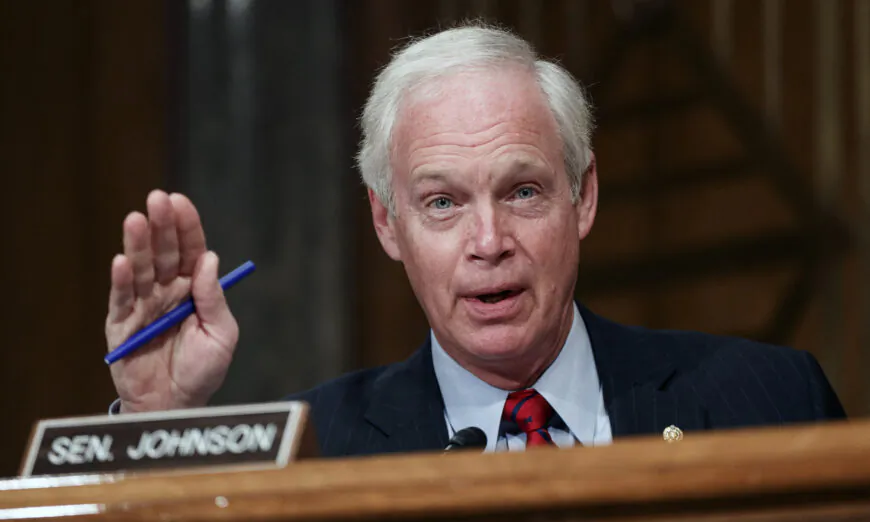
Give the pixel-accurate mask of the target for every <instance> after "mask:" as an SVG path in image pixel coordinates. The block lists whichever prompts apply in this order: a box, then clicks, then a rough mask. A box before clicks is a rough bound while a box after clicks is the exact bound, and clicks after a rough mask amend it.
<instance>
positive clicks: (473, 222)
mask: <svg viewBox="0 0 870 522" xmlns="http://www.w3.org/2000/svg"><path fill="white" fill-rule="evenodd" d="M393 136H394V142H393V151H392V166H393V180H392V189H393V192H394V195H395V204H396V212H395V217H391V216H389V215H388V212H387V210H386V209H385V208H384V206H383V205H382V204H381V203H380V202H379V201H378V200H377V199H376V198H375V197H373V196H372V195H371V194H370V199H371V203H372V211H373V217H374V222H375V227H376V229H377V232H378V236H379V238H380V240H381V243H382V245H383V246H384V249H385V250H386V252H387V253H388V254H389V255H390V256H391V257H392V258H394V259H396V260H400V261H401V262H402V263H403V264H404V267H405V270H406V272H407V274H408V278H409V280H410V282H411V286H412V287H413V289H414V292H415V294H416V296H417V298H418V300H419V301H420V303H421V305H422V307H423V310H424V311H425V313H426V315H427V318H428V320H429V324H430V325H431V327H432V329H433V331H434V333H435V336H436V338H437V339H438V341H439V342H440V343H441V344H442V346H443V347H444V348H445V350H446V351H447V352H448V353H449V354H450V355H451V356H452V357H453V358H454V359H456V360H457V361H458V362H459V363H460V364H462V365H463V366H465V367H466V368H468V369H469V370H470V371H472V373H475V374H477V375H478V376H479V377H481V378H484V380H487V381H488V382H490V383H493V381H499V380H501V381H505V379H507V381H505V382H504V384H509V382H508V381H511V379H510V378H508V377H507V376H508V375H514V376H516V377H517V378H518V379H519V380H522V379H523V378H524V377H522V375H523V374H524V373H527V372H532V373H533V372H534V371H535V369H536V366H540V365H543V364H549V361H550V360H552V357H555V354H556V353H558V350H559V349H560V348H561V345H562V343H563V342H564V340H565V338H566V336H567V334H568V331H569V330H570V326H571V320H572V317H573V316H572V311H573V304H572V296H573V291H574V283H575V281H576V276H577V265H578V261H579V242H580V240H581V239H583V238H584V237H585V236H586V234H587V233H588V232H589V229H590V227H591V225H592V222H593V220H594V216H595V207H596V203H595V200H596V198H597V180H596V176H595V172H594V170H590V172H588V173H587V175H586V181H585V183H584V188H583V195H582V197H581V198H579V199H578V200H577V201H576V202H574V201H572V197H571V190H570V185H569V181H568V176H567V174H566V172H565V167H564V161H563V157H562V144H561V140H560V137H559V135H558V132H557V128H556V122H555V120H554V118H553V116H552V114H551V112H550V110H549V107H548V106H547V104H546V100H545V98H544V95H543V93H542V92H541V91H540V89H539V87H538V86H537V84H536V82H535V80H534V77H533V76H532V75H531V74H530V73H528V72H527V71H522V70H514V69H505V70H497V71H486V72H483V71H476V72H463V73H457V74H456V75H453V76H449V77H447V78H445V79H441V80H438V81H437V83H433V84H431V85H428V86H426V88H425V90H421V91H419V92H415V93H412V94H411V95H409V96H408V97H407V98H406V99H405V100H404V103H403V106H402V108H401V110H400V116H399V118H398V121H397V124H396V126H395V127H394V134H393ZM548 358H549V360H548ZM502 377H503V378H502Z"/></svg>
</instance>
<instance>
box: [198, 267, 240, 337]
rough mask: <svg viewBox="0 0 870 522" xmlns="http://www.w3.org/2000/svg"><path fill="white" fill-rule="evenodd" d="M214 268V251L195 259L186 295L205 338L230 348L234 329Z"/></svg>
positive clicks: (235, 332) (234, 324) (234, 325)
mask: <svg viewBox="0 0 870 522" xmlns="http://www.w3.org/2000/svg"><path fill="white" fill-rule="evenodd" d="M218 265H219V260H218V256H217V254H215V253H214V252H211V251H209V252H206V253H204V254H202V255H201V256H199V259H197V260H196V266H194V269H193V278H192V280H191V288H190V292H191V294H192V295H193V304H194V306H196V315H197V317H198V318H199V320H200V323H201V325H202V328H203V329H204V330H206V331H207V332H208V333H209V335H211V336H213V337H216V338H218V339H220V340H222V341H226V342H227V343H228V344H230V345H233V344H235V338H236V337H237V335H238V333H237V331H238V326H237V325H236V320H235V318H234V317H233V315H232V313H231V312H230V308H229V306H227V300H226V297H225V296H224V291H223V289H222V288H221V286H220V283H219V282H218Z"/></svg>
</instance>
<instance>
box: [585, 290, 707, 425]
mask: <svg viewBox="0 0 870 522" xmlns="http://www.w3.org/2000/svg"><path fill="white" fill-rule="evenodd" d="M580 315H581V316H582V317H583V322H584V323H585V324H586V329H587V331H588V333H589V340H590V342H591V344H592V352H593V354H594V357H595V366H596V368H597V370H598V378H599V380H600V382H601V387H602V390H603V393H604V402H605V406H606V408H607V413H608V416H609V417H610V427H611V431H612V433H613V437H614V438H617V437H625V436H631V435H652V434H661V433H662V431H663V430H664V429H665V428H666V427H668V426H670V425H675V426H678V427H679V428H680V429H682V430H684V431H699V430H703V429H704V428H705V427H706V420H705V415H706V413H705V410H704V408H703V406H702V405H701V404H699V403H698V402H697V401H696V400H695V396H694V395H692V394H686V393H677V392H676V391H674V390H672V389H670V387H669V384H670V383H672V382H673V381H674V379H675V378H676V377H677V376H678V375H679V373H680V368H679V360H678V358H677V357H675V354H674V353H673V351H672V349H671V348H672V347H670V346H667V345H665V344H663V343H660V342H656V341H657V339H656V337H655V334H654V333H651V332H648V331H646V330H643V329H640V328H631V327H627V326H622V325H619V324H616V323H612V322H610V321H607V320H605V319H602V318H600V317H598V316H596V315H595V314H593V313H592V312H590V311H589V310H588V309H586V308H584V307H582V306H580Z"/></svg>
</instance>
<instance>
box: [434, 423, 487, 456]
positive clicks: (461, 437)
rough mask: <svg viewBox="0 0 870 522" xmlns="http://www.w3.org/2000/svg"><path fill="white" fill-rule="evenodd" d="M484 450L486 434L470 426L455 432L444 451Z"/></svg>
mask: <svg viewBox="0 0 870 522" xmlns="http://www.w3.org/2000/svg"><path fill="white" fill-rule="evenodd" d="M471 448H481V449H484V448H486V433H484V432H483V430H482V429H480V428H478V427H476V426H471V427H469V428H462V429H461V430H459V431H457V432H456V434H455V435H453V438H452V439H450V442H448V443H447V447H446V448H444V451H449V450H455V449H471Z"/></svg>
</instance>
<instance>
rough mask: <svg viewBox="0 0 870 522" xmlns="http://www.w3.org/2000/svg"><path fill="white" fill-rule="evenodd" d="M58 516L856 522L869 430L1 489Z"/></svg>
mask: <svg viewBox="0 0 870 522" xmlns="http://www.w3.org/2000/svg"><path fill="white" fill-rule="evenodd" d="M21 508H27V509H25V510H21ZM28 509H29V511H28ZM64 510H66V512H76V511H77V512H78V513H79V514H78V515H77V516H76V517H73V518H75V519H76V520H78V519H86V520H89V519H95V520H345V519H347V520H350V519H354V520H358V519H373V520H379V519H384V518H391V519H394V520H395V519H405V520H413V519H450V520H455V519H457V518H460V519H464V518H470V519H476V520H478V519H479V520H486V519H491V520H495V519H500V520H501V519H505V517H506V516H507V515H512V516H510V517H509V518H510V519H512V520H577V519H581V518H582V519H583V520H693V519H707V520H717V521H721V520H733V519H737V518H739V519H740V520H757V521H760V520H864V519H870V422H845V423H832V424H828V425H814V426H797V427H791V428H787V429H786V428H780V429H763V430H735V431H731V432H718V433H704V434H700V433H699V434H692V433H688V434H686V436H685V438H684V439H683V440H682V441H680V442H676V443H670V444H668V443H665V442H664V441H663V440H662V439H661V438H658V437H652V438H649V437H645V438H637V439H632V440H628V439H623V440H622V441H620V442H617V443H616V444H614V445H612V446H607V447H599V448H576V449H572V450H559V449H549V448H548V449H537V450H532V451H528V452H526V453H511V454H486V455H479V454H469V453H465V454H461V453H457V454H415V455H395V456H378V457H366V458H348V459H332V460H325V459H324V460H309V461H304V462H299V463H295V464H293V465H291V466H289V467H287V468H285V469H280V470H261V471H243V472H215V473H200V474H171V473H161V474H151V475H139V476H126V477H125V476H120V475H114V476H90V477H89V476H69V477H48V478H31V479H12V480H7V481H4V482H0V519H23V518H25V517H27V518H33V517H34V516H36V515H45V516H48V515H55V516H56V515H58V514H62V513H63V512H65V511H64Z"/></svg>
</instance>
